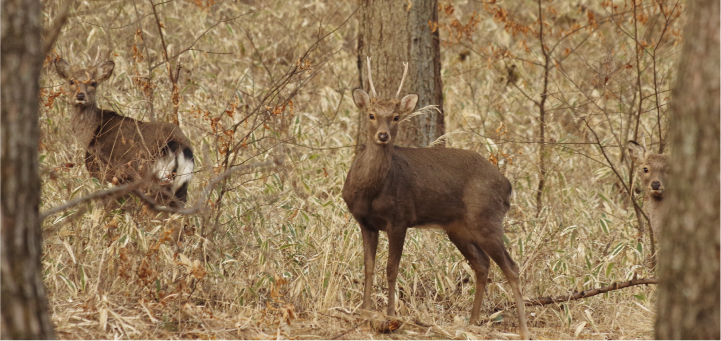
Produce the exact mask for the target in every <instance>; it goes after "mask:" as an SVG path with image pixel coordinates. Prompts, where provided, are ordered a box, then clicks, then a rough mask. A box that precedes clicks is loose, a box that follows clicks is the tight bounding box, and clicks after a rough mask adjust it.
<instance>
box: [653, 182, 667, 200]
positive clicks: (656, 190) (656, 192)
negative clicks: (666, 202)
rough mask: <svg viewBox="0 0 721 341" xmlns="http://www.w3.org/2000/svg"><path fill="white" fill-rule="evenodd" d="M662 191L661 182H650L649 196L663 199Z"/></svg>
mask: <svg viewBox="0 0 721 341" xmlns="http://www.w3.org/2000/svg"><path fill="white" fill-rule="evenodd" d="M663 191H664V187H663V185H662V184H661V181H651V191H650V192H651V195H652V196H654V197H656V198H662V197H663Z"/></svg>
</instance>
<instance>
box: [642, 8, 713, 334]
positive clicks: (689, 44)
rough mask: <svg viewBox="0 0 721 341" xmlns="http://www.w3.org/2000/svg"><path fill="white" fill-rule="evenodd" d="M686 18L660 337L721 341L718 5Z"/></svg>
mask: <svg viewBox="0 0 721 341" xmlns="http://www.w3.org/2000/svg"><path fill="white" fill-rule="evenodd" d="M687 15H688V23H687V24H686V28H685V30H684V32H683V34H684V43H683V48H682V52H681V60H680V61H679V63H678V65H679V70H678V76H677V81H676V85H675V87H674V89H673V92H672V100H671V117H670V122H669V137H668V139H669V143H670V147H671V148H670V160H669V161H670V167H671V168H670V176H669V178H671V179H673V182H671V185H670V186H669V190H668V193H667V194H666V196H665V197H666V199H665V200H668V201H669V202H668V203H666V207H668V208H669V209H668V211H667V212H666V214H665V215H664V217H663V219H664V220H663V222H664V227H663V229H661V236H660V238H659V239H660V248H659V249H660V251H659V252H660V254H659V279H660V282H659V288H658V303H657V315H656V316H657V318H656V337H657V338H658V339H715V340H718V339H719V337H721V328H720V326H719V319H720V318H721V316H719V299H720V296H719V276H720V274H719V205H720V204H721V202H720V201H719V110H720V108H719V81H720V80H719V72H721V70H720V67H719V48H720V45H719V2H718V0H703V1H701V0H698V1H689V2H688V9H687Z"/></svg>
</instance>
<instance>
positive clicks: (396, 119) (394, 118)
mask: <svg viewBox="0 0 721 341" xmlns="http://www.w3.org/2000/svg"><path fill="white" fill-rule="evenodd" d="M400 119H401V117H400V116H396V117H393V120H394V121H396V122H398V120H400Z"/></svg>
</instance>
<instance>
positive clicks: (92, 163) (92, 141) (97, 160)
mask: <svg viewBox="0 0 721 341" xmlns="http://www.w3.org/2000/svg"><path fill="white" fill-rule="evenodd" d="M114 67H115V63H114V62H112V61H107V62H104V63H102V64H100V65H98V66H93V67H90V68H87V69H83V68H80V67H78V66H71V65H70V63H68V62H67V61H66V60H64V59H60V58H58V59H57V60H56V61H55V69H56V70H57V72H58V75H60V77H62V78H63V79H64V80H66V81H67V82H68V85H69V95H68V96H69V101H70V103H72V104H73V116H72V119H71V122H72V127H73V134H74V135H75V136H76V138H77V139H78V141H79V142H80V144H81V145H82V146H83V148H84V149H85V166H86V167H87V169H88V171H89V172H90V174H91V175H92V176H94V177H96V178H98V179H99V180H105V181H107V182H112V183H125V182H130V181H133V180H139V179H142V178H144V177H145V176H146V175H147V174H148V173H149V172H150V173H151V176H152V178H153V179H154V182H155V184H154V185H155V186H151V187H153V189H152V190H151V192H153V196H154V198H155V199H156V200H159V202H160V203H163V204H168V205H170V206H173V207H179V206H182V205H183V203H184V202H185V201H186V199H187V193H188V183H189V182H190V179H191V178H192V176H193V169H194V167H195V162H194V159H193V151H192V149H191V147H190V140H188V138H187V137H186V136H185V135H184V134H183V132H182V131H181V130H180V128H179V127H178V126H176V125H174V124H171V123H156V122H141V121H138V120H135V119H132V118H130V117H125V116H121V115H119V114H117V113H115V112H113V111H110V110H104V109H100V108H98V105H97V100H96V92H97V89H98V86H99V85H100V83H102V82H103V81H105V80H107V79H108V78H110V75H111V74H112V73H113V68H114ZM157 185H159V186H157Z"/></svg>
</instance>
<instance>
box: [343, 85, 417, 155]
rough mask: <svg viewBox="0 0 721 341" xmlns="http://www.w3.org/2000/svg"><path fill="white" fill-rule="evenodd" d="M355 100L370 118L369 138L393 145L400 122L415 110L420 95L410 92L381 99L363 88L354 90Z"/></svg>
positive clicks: (367, 118)
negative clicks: (389, 98)
mask: <svg viewBox="0 0 721 341" xmlns="http://www.w3.org/2000/svg"><path fill="white" fill-rule="evenodd" d="M353 101H354V102H355V105H356V107H358V109H360V110H361V111H362V112H363V113H364V114H365V115H366V120H368V138H369V139H370V140H371V141H373V142H375V143H376V144H378V145H392V144H393V139H394V138H395V137H396V133H397V131H398V123H400V122H401V120H402V119H403V118H404V117H405V116H406V115H408V114H409V113H411V112H413V109H415V108H416V104H417V103H418V95H416V94H410V95H407V96H405V97H403V98H402V99H401V100H400V101H399V100H390V101H381V100H377V99H376V98H371V97H370V96H368V94H367V93H366V92H365V91H363V90H361V89H355V90H353Z"/></svg>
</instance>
